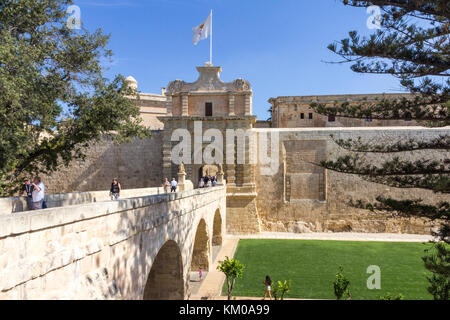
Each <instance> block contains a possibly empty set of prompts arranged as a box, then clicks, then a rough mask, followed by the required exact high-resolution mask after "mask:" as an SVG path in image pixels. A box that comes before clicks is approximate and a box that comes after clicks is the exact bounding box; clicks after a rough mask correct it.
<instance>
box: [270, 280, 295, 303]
mask: <svg viewBox="0 0 450 320" xmlns="http://www.w3.org/2000/svg"><path fill="white" fill-rule="evenodd" d="M291 284H292V282H291V280H284V282H282V281H277V282H276V283H275V284H274V285H272V292H271V294H272V297H273V298H274V299H275V300H284V297H285V295H286V294H287V293H289V291H291Z"/></svg>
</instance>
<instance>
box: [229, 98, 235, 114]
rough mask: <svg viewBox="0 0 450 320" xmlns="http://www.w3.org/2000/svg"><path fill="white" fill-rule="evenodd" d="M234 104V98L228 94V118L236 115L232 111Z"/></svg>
mask: <svg viewBox="0 0 450 320" xmlns="http://www.w3.org/2000/svg"><path fill="white" fill-rule="evenodd" d="M234 102H235V97H234V95H233V94H230V95H229V96H228V107H229V109H228V115H229V116H235V115H236V113H235V111H234Z"/></svg>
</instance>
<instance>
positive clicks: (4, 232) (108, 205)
mask: <svg viewBox="0 0 450 320" xmlns="http://www.w3.org/2000/svg"><path fill="white" fill-rule="evenodd" d="M225 190H226V188H225V187H224V186H217V187H214V188H208V189H202V190H199V189H196V190H189V191H184V192H179V193H171V194H163V195H150V196H143V197H135V198H128V199H123V200H117V201H105V202H94V203H89V204H81V205H73V206H67V207H59V208H50V209H45V210H38V211H26V212H20V213H14V214H10V215H5V216H0V239H1V238H6V237H8V236H13V235H14V236H16V235H20V234H24V233H28V232H34V231H38V230H43V229H47V228H51V227H57V226H62V225H66V224H71V223H75V222H79V221H83V220H89V219H93V218H96V217H100V216H105V215H110V214H114V213H117V212H122V211H126V210H134V209H138V208H144V207H148V206H151V205H154V204H158V203H162V202H171V201H177V200H181V199H185V198H189V197H193V196H197V195H202V194H208V193H214V192H218V191H223V193H224V196H225Z"/></svg>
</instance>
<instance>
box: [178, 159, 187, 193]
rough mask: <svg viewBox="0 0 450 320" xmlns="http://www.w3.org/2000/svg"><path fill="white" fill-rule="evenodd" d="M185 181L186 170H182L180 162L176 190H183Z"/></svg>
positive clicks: (182, 166)
mask: <svg viewBox="0 0 450 320" xmlns="http://www.w3.org/2000/svg"><path fill="white" fill-rule="evenodd" d="M185 183H186V172H185V171H184V165H183V164H180V167H179V169H178V190H179V191H180V192H181V191H184V190H185Z"/></svg>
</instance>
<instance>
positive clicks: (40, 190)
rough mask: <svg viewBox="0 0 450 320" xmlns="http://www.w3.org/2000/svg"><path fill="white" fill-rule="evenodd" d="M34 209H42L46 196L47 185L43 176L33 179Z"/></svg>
mask: <svg viewBox="0 0 450 320" xmlns="http://www.w3.org/2000/svg"><path fill="white" fill-rule="evenodd" d="M32 197H33V210H41V209H42V205H43V203H44V198H45V186H44V184H43V183H42V181H41V178H39V177H35V178H34V180H33V194H32Z"/></svg>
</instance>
